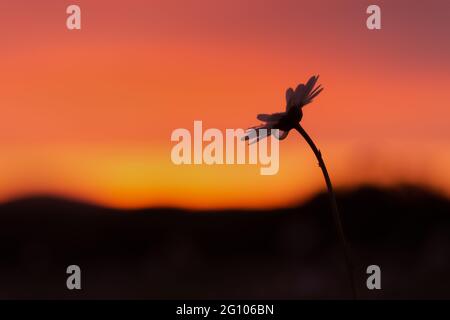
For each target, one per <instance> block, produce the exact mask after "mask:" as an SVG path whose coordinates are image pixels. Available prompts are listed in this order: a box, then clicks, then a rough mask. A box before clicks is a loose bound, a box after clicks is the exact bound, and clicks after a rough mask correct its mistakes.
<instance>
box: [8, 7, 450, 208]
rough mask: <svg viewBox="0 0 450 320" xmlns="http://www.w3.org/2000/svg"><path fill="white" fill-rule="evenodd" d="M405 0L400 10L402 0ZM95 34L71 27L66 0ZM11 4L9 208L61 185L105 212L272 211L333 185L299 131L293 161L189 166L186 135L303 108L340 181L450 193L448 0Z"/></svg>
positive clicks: (285, 154) (290, 154) (287, 154)
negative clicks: (312, 84) (376, 24)
mask: <svg viewBox="0 0 450 320" xmlns="http://www.w3.org/2000/svg"><path fill="white" fill-rule="evenodd" d="M394 2H395V3H394ZM72 3H77V4H79V5H80V6H81V9H82V30H81V31H68V30H67V29H66V27H65V19H66V17H67V15H66V13H65V8H66V6H67V5H69V4H72ZM377 3H378V4H379V5H380V6H381V9H382V30H380V31H369V30H367V29H366V27H365V18H366V14H365V8H366V7H367V6H368V5H369V4H371V3H369V2H367V3H365V1H357V0H354V1H350V0H347V1H342V2H341V1H340V2H339V3H336V2H333V3H331V1H315V2H314V3H310V1H300V0H295V1H294V0H292V1H291V0H286V1H279V0H268V1H256V0H251V1H238V0H231V1H230V0H228V1H223V0H215V1H210V0H209V1H207V0H195V1H194V0H187V1H167V0H164V1H162V0H160V1H137V0H129V1H114V2H113V1H74V2H71V1H68V2H66V1H49V0H47V1H40V2H39V3H37V2H36V3H32V4H29V3H28V1H23V0H20V1H2V3H1V4H0V27H1V28H0V43H1V45H0V48H1V50H0V70H1V76H0V150H1V155H2V156H1V157H0V176H1V177H2V178H1V179H0V201H6V200H9V199H11V198H15V197H22V196H28V195H33V194H52V195H62V196H68V197H73V198H77V199H83V200H88V201H93V202H96V203H100V204H103V205H108V206H118V207H142V206H154V205H157V206H160V205H164V206H165V205H168V206H181V207H191V208H198V207H201V208H211V207H272V206H283V205H288V204H291V203H294V202H297V201H301V200H303V199H305V198H306V197H308V196H310V195H311V194H313V193H314V192H316V191H318V190H321V189H323V188H324V182H323V179H322V176H321V172H320V170H319V168H318V167H317V165H316V161H315V159H314V157H313V155H312V153H311V152H310V150H309V149H308V147H307V145H306V143H304V142H303V141H302V140H301V139H300V137H299V136H298V135H297V134H296V133H294V132H293V133H291V134H290V136H289V138H288V139H287V140H285V141H283V142H282V143H281V145H280V158H281V159H280V161H281V163H280V170H279V173H278V174H277V175H275V176H261V175H260V174H259V166H250V165H244V166H242V165H235V166H207V165H202V166H175V165H174V164H172V162H171V160H170V150H171V148H172V146H173V145H174V143H172V142H171V141H170V135H171V132H172V130H174V129H176V128H181V127H184V128H188V129H192V127H193V121H194V120H202V121H203V126H204V127H205V129H206V128H211V127H215V128H220V129H225V128H246V127H248V126H251V125H255V124H258V121H257V120H256V119H255V115H256V114H257V113H261V112H277V111H281V110H282V109H283V108H284V91H285V89H286V88H287V87H289V86H296V84H297V83H298V82H303V81H305V80H307V79H308V77H309V76H310V75H312V74H320V76H321V77H320V82H321V83H322V84H323V86H324V87H325V90H324V91H323V93H321V95H320V96H319V97H318V98H317V99H316V101H315V102H314V103H313V104H311V105H308V106H307V107H306V108H305V112H304V119H303V121H302V122H303V126H304V127H305V128H306V129H307V130H308V131H309V133H310V134H311V136H312V137H313V138H314V139H315V140H316V142H317V144H318V145H319V147H320V149H321V150H322V153H323V155H324V157H325V161H326V162H327V164H328V166H329V171H330V172H331V177H332V180H333V182H334V183H335V184H336V185H337V186H340V187H342V186H345V187H347V186H354V185H358V184H360V183H377V184H383V185H384V184H392V183H399V182H412V183H421V184H426V185H428V186H432V187H434V188H437V189H439V190H441V191H443V192H444V193H446V194H448V195H450V169H449V166H448V164H449V163H450V151H449V150H450V148H449V146H450V126H449V120H448V119H450V111H449V104H450V90H449V89H448V85H449V83H450V81H449V80H450V61H449V59H448V57H449V56H450V42H449V41H448V38H449V30H450V3H449V2H448V1H437V0H432V1H427V2H426V4H422V5H420V4H412V3H411V1H377Z"/></svg>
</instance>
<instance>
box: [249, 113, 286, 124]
mask: <svg viewBox="0 0 450 320" xmlns="http://www.w3.org/2000/svg"><path fill="white" fill-rule="evenodd" d="M285 114H286V113H284V112H278V113H272V114H266V113H261V114H258V115H257V116H256V119H258V120H259V121H264V122H276V121H279V120H280V119H281V118H282V117H283V116H284V115H285Z"/></svg>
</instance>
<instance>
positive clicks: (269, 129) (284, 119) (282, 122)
mask: <svg viewBox="0 0 450 320" xmlns="http://www.w3.org/2000/svg"><path fill="white" fill-rule="evenodd" d="M318 79H319V76H312V77H311V78H309V80H308V82H307V83H306V84H299V85H298V86H297V88H296V89H295V91H294V90H292V88H289V89H287V91H286V111H284V112H278V113H272V114H265V113H262V114H258V116H257V117H256V118H257V119H258V120H260V121H263V122H265V123H264V124H261V125H259V126H256V127H252V128H249V130H248V131H247V132H246V135H245V136H244V138H243V139H245V140H248V141H249V142H250V143H255V142H258V141H259V140H260V139H262V138H265V137H267V136H269V135H272V134H273V135H274V137H275V138H278V139H279V140H283V139H285V138H286V137H287V135H288V134H289V131H291V130H292V129H295V130H297V131H298V132H299V133H300V135H301V136H302V137H303V138H304V139H305V140H306V142H307V143H308V145H309V146H310V148H311V150H312V151H313V152H314V155H315V156H316V158H317V160H318V162H319V166H320V168H321V169H322V173H323V176H324V178H325V183H326V185H327V189H328V195H329V197H330V202H331V208H332V212H333V218H334V222H335V226H336V230H337V233H338V237H339V239H340V242H341V245H342V252H343V254H344V259H345V263H346V266H347V271H348V276H349V282H350V287H351V290H352V295H353V298H356V288H355V284H354V279H353V262H352V259H351V255H350V251H349V249H348V246H347V241H346V239H345V234H344V229H343V227H342V223H341V218H340V215H339V211H338V207H337V203H336V196H335V194H334V191H333V186H332V184H331V179H330V176H329V175H328V171H327V168H326V166H325V162H324V161H323V159H322V154H321V153H320V151H319V149H318V148H317V147H316V145H315V143H314V141H313V140H312V139H311V137H310V136H309V135H308V133H307V132H306V131H305V129H303V127H302V126H301V125H300V120H302V117H303V107H304V106H306V105H307V104H309V103H311V102H312V101H313V99H314V98H315V97H317V96H318V95H319V93H321V92H322V90H323V88H322V87H321V86H320V85H319V86H316V83H317V80H318ZM274 129H278V130H279V134H275V132H277V131H276V130H274Z"/></svg>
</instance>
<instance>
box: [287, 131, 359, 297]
mask: <svg viewBox="0 0 450 320" xmlns="http://www.w3.org/2000/svg"><path fill="white" fill-rule="evenodd" d="M295 129H296V130H297V131H298V132H299V133H300V135H301V136H302V137H303V138H304V139H305V140H306V142H307V143H308V145H309V146H310V148H311V149H312V151H313V152H314V155H315V156H316V158H317V161H319V166H320V168H321V169H322V173H323V177H324V178H325V182H326V184H327V189H328V195H329V197H330V202H331V208H332V212H333V219H334V224H335V226H336V229H337V233H338V237H339V239H340V242H341V246H342V251H343V253H344V259H345V264H346V267H347V273H348V277H349V280H350V286H351V290H352V296H353V299H356V287H355V282H354V279H353V264H352V259H351V258H350V251H349V248H348V244H347V240H346V239H345V234H344V229H343V227H342V222H341V217H340V215H339V210H338V207H337V203H336V196H335V194H334V191H333V186H332V184H331V180H330V176H329V175H328V171H327V168H326V166H325V162H324V161H323V159H322V154H321V153H320V150H319V149H317V147H316V145H315V144H314V141H313V140H312V139H311V137H310V136H309V135H308V133H307V132H306V131H305V129H303V127H302V126H300V124H299V125H298V126H296V127H295Z"/></svg>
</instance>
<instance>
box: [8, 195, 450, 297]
mask: <svg viewBox="0 0 450 320" xmlns="http://www.w3.org/2000/svg"><path fill="white" fill-rule="evenodd" d="M338 203H339V207H340V210H341V213H342V217H343V222H344V228H345V229H346V230H345V231H346V233H347V235H348V240H349V242H350V244H351V248H352V252H353V255H354V258H355V262H356V267H357V270H355V274H356V279H357V284H358V295H359V297H361V298H367V299H378V298H387V299H398V298H402V299H406V298H450V276H448V270H450V255H449V254H448V253H449V252H450V232H449V231H450V202H449V200H448V199H446V198H444V197H442V196H439V195H438V194H436V193H433V192H431V191H428V190H425V189H423V188H419V187H411V186H403V187H396V188H390V189H380V188H374V187H362V188H359V189H356V190H351V191H347V192H340V193H338ZM0 253H1V256H0V283H1V285H0V298H2V299H10V298H24V299H29V298H37V299H48V298H58V299H60V298H61V299H78V298H83V299H100V298H113V299H116V298H122V299H128V298H129V299H132V298H135V299H136V298H137V299H142V298H150V299H167V298H173V299H177V298H178V299H187V298H190V299H196V298H208V299H222V298H231V299H233V298H234V299H241V298H245V299H283V298H286V299H303V298H308V299H317V298H327V299H328V298H348V297H349V295H350V292H349V290H350V289H349V284H348V282H347V281H346V280H347V278H346V275H345V267H344V265H343V259H342V254H341V252H340V251H339V243H338V241H337V237H336V232H335V229H334V226H333V221H332V217H331V213H330V208H329V203H328V198H327V195H326V194H319V195H317V196H316V197H314V198H313V199H311V200H310V201H308V202H307V203H305V204H303V205H301V206H298V207H295V208H286V209H277V210H267V211H264V210H261V211H258V210H256V211H244V210H225V211H211V212H204V211H201V212H193V211H183V210H175V209H165V208H159V209H143V210H129V211H127V210H114V209H107V208H102V207H98V206H93V205H88V204H83V203H79V202H74V201H68V200H63V199H55V198H46V197H36V198H29V199H21V200H17V201H12V202H9V203H5V204H3V205H0ZM71 264H76V265H79V266H80V267H81V269H82V290H81V291H69V290H67V289H66V277H67V274H66V268H67V266H68V265H71ZM371 264H377V265H379V266H380V267H381V271H382V290H375V291H369V290H367V289H366V287H365V279H366V277H367V275H366V273H365V270H366V267H367V266H368V265H371Z"/></svg>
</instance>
